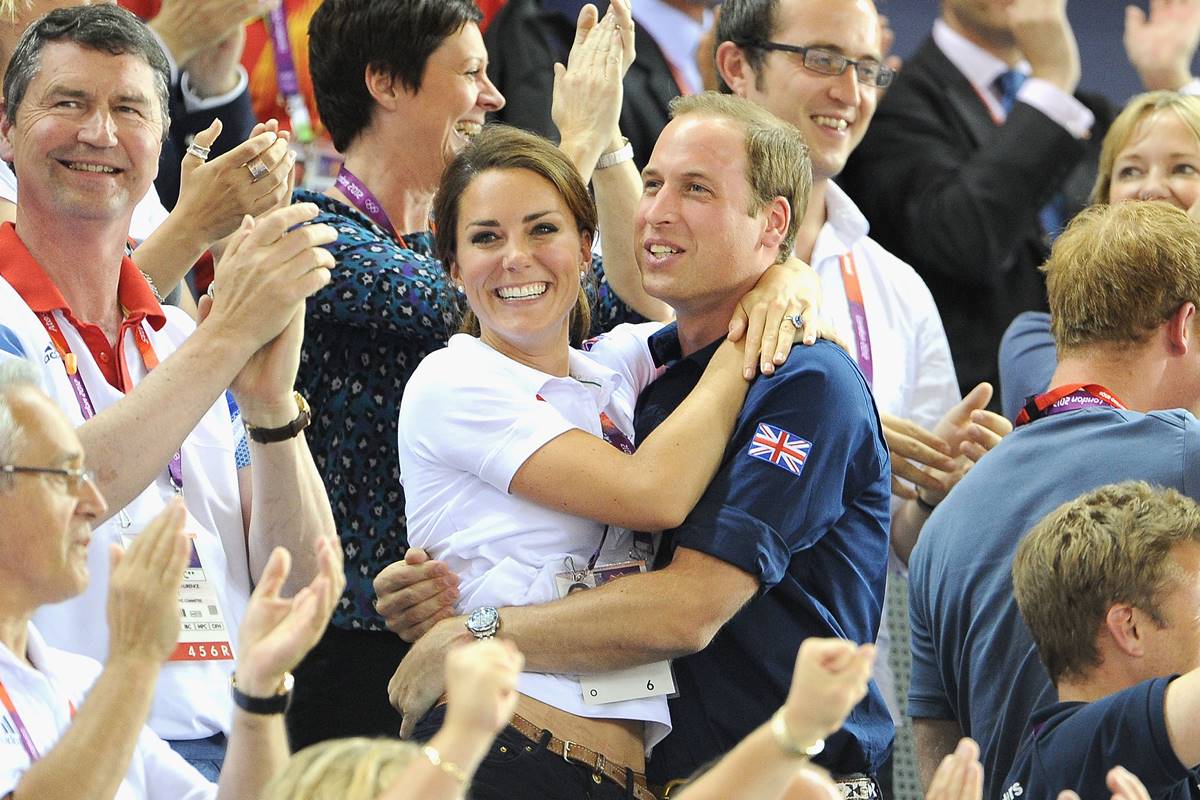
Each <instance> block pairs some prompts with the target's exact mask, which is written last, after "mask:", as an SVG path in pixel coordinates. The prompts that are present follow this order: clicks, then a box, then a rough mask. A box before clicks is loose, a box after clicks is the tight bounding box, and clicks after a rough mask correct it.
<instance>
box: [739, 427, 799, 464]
mask: <svg viewBox="0 0 1200 800" xmlns="http://www.w3.org/2000/svg"><path fill="white" fill-rule="evenodd" d="M811 449H812V442H810V441H808V440H807V439H801V438H800V437H799V436H796V435H794V434H791V433H788V432H787V431H785V430H784V429H783V428H776V427H775V426H774V425H768V424H767V423H765V422H760V423H758V429H757V430H756V431H755V432H754V438H753V439H752V440H751V441H750V449H749V450H747V451H746V455H748V456H750V457H751V458H758V459H762V460H763V461H766V462H768V463H771V464H774V465H775V466H777V467H779V468H780V469H786V470H787V471H788V472H790V473H792V474H793V475H797V476H798V475H799V474H800V473H801V472H803V471H804V462H805V461H807V460H808V453H809V451H810V450H811Z"/></svg>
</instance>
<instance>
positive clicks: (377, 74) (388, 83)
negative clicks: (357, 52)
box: [363, 64, 408, 111]
mask: <svg viewBox="0 0 1200 800" xmlns="http://www.w3.org/2000/svg"><path fill="white" fill-rule="evenodd" d="M363 80H364V81H366V84H367V91H368V92H369V93H370V94H371V97H372V98H373V99H374V100H375V102H376V103H378V104H379V105H380V106H382V107H383V108H384V109H386V110H388V111H395V110H396V106H397V101H398V100H399V99H400V98H399V95H401V94H408V92H406V91H405V90H404V87H403V86H402V85H401V84H400V81H399V79H398V78H396V76H395V75H391V74H389V73H388V72H387V70H384V69H380V68H379V67H376V66H373V65H371V64H368V65H367V68H366V71H365V72H364V73H363Z"/></svg>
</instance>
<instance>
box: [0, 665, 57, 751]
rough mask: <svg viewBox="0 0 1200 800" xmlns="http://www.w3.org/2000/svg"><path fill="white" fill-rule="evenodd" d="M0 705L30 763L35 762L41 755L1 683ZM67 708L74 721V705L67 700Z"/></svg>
mask: <svg viewBox="0 0 1200 800" xmlns="http://www.w3.org/2000/svg"><path fill="white" fill-rule="evenodd" d="M0 704H3V706H4V710H5V711H7V712H8V716H9V719H11V720H12V723H13V726H14V727H15V728H16V729H17V736H19V737H20V738H21V746H22V747H24V748H25V753H26V755H28V756H29V761H30V763H33V762H34V761H37V760H38V759H39V758H41V757H42V754H41V753H40V752H38V749H37V745H35V744H34V743H33V737H32V736H30V735H29V729H28V728H26V727H25V722H24V720H22V719H21V715H20V714H18V713H17V707H16V705H14V704H13V701H12V698H11V697H10V696H9V694H8V689H6V688H4V683H3V682H0ZM67 708H68V709H69V710H70V712H71V719H74V718H75V704H74V703H73V702H71V701H70V700H68V701H67Z"/></svg>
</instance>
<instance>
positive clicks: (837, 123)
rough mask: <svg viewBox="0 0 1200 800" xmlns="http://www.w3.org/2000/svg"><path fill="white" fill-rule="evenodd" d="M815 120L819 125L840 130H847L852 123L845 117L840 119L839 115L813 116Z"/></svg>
mask: <svg viewBox="0 0 1200 800" xmlns="http://www.w3.org/2000/svg"><path fill="white" fill-rule="evenodd" d="M813 122H815V123H817V124H818V125H824V126H825V127H826V128H835V129H836V130H839V131H844V130H846V127H847V126H848V125H849V124H850V123H848V122H846V120H844V119H838V118H837V117H824V116H819V115H818V116H814V117H813Z"/></svg>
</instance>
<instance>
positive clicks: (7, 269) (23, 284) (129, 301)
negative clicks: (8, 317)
mask: <svg viewBox="0 0 1200 800" xmlns="http://www.w3.org/2000/svg"><path fill="white" fill-rule="evenodd" d="M0 278H4V279H5V280H6V281H8V283H9V285H11V286H12V287H13V288H14V289H16V290H17V294H19V295H21V299H22V300H24V301H25V303H26V305H28V306H29V309H30V310H31V311H33V312H35V313H40V312H50V311H63V312H65V313H67V314H70V313H71V308H70V306H68V305H67V301H66V299H65V298H63V296H62V292H60V291H59V290H58V286H56V285H55V283H54V281H53V280H51V279H50V276H49V275H47V274H46V272H45V270H43V269H42V267H41V265H40V264H38V263H37V261H35V260H34V258H33V255H32V254H31V253H30V252H29V249H28V248H27V247H26V246H25V243H24V242H22V241H21V237H20V236H18V235H17V229H16V227H15V226H14V225H13V224H12V223H11V222H6V223H4V224H3V225H2V226H0ZM117 301H118V302H119V303H120V304H121V307H122V308H123V309H124V310H125V318H126V319H127V320H140V319H145V320H146V321H147V322H149V323H150V326H151V327H153V328H154V330H159V329H160V328H162V326H163V325H165V324H166V322H167V318H166V316H165V315H164V314H163V310H162V306H160V305H159V304H158V301H157V300H156V299H155V298H154V293H153V292H152V291H151V290H150V285H149V284H148V283H146V278H145V276H144V275H142V273H141V270H139V269H138V268H137V265H136V264H134V263H133V261H132V260H131V259H129V258H123V259H121V274H120V278H119V279H118V281H117Z"/></svg>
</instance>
